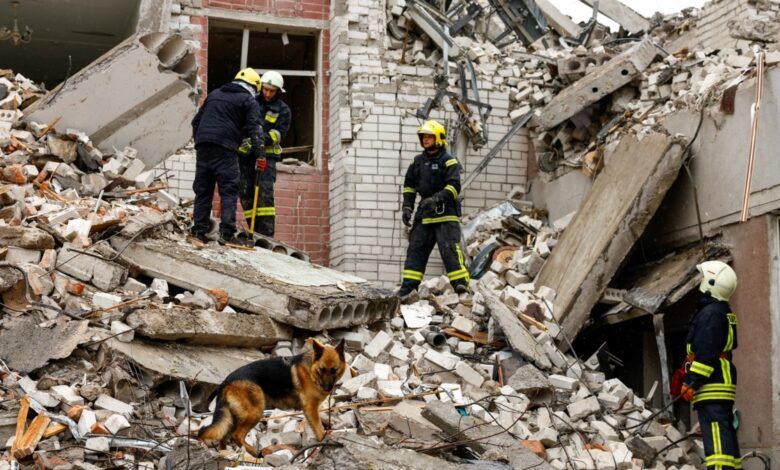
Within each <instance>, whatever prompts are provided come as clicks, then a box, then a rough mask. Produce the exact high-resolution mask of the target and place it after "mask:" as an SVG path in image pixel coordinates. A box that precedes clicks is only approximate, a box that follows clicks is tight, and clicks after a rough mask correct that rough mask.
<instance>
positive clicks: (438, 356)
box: [424, 349, 458, 370]
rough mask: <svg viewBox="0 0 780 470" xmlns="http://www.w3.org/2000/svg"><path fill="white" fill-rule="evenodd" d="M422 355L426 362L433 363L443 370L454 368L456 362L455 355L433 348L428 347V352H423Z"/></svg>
mask: <svg viewBox="0 0 780 470" xmlns="http://www.w3.org/2000/svg"><path fill="white" fill-rule="evenodd" d="M424 357H425V359H426V360H427V361H428V362H430V363H432V364H435V365H437V366H439V367H441V368H442V369H445V370H452V369H454V368H455V365H456V364H457V363H458V358H457V357H453V356H449V355H446V354H443V353H440V352H438V351H436V350H434V349H429V350H428V352H426V353H425V356H424Z"/></svg>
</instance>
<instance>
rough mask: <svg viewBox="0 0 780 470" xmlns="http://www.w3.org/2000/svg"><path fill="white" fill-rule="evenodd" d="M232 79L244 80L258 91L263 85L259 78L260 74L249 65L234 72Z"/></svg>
mask: <svg viewBox="0 0 780 470" xmlns="http://www.w3.org/2000/svg"><path fill="white" fill-rule="evenodd" d="M234 80H241V81H242V82H246V83H248V84H250V85H252V86H253V87H255V88H257V91H258V92H259V91H260V89H261V88H262V87H263V82H262V80H260V74H259V73H257V72H256V71H255V69H253V68H251V67H247V68H245V69H243V70H241V71H239V72H238V73H237V74H236V78H234Z"/></svg>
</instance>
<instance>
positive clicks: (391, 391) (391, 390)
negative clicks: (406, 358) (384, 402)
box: [376, 380, 404, 398]
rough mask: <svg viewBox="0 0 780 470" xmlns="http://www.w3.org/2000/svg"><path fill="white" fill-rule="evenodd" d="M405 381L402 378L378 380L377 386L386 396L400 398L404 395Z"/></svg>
mask: <svg viewBox="0 0 780 470" xmlns="http://www.w3.org/2000/svg"><path fill="white" fill-rule="evenodd" d="M403 383H404V382H403V381H402V380H377V381H376V388H377V389H378V390H379V393H381V394H382V396H384V397H387V398H391V397H395V398H400V397H403V396H404V391H403V388H402V385H403Z"/></svg>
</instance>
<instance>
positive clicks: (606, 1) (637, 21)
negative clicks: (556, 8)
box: [580, 0, 650, 34]
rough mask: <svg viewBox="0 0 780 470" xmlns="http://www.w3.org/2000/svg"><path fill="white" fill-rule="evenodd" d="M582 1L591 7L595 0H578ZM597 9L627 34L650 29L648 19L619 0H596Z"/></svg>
mask: <svg viewBox="0 0 780 470" xmlns="http://www.w3.org/2000/svg"><path fill="white" fill-rule="evenodd" d="M580 1H581V2H582V3H584V4H586V5H588V6H589V7H593V5H594V4H595V3H596V2H595V0H580ZM598 2H599V6H598V8H599V11H600V12H601V13H603V14H604V16H606V17H607V18H609V19H611V20H612V21H614V22H615V23H617V24H619V25H620V26H622V27H623V29H625V30H626V31H628V32H629V34H634V33H638V32H640V31H647V30H649V29H650V21H648V20H647V18H645V17H644V16H642V15H640V14H639V13H637V12H635V11H634V10H632V9H631V8H629V7H628V6H627V5H626V4H624V3H623V2H621V1H620V0H598Z"/></svg>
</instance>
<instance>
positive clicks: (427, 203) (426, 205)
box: [420, 196, 437, 211]
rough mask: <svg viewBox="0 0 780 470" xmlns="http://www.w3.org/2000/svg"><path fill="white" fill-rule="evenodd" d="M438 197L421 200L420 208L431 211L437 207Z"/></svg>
mask: <svg viewBox="0 0 780 470" xmlns="http://www.w3.org/2000/svg"><path fill="white" fill-rule="evenodd" d="M436 202H437V201H436V197H435V196H431V197H426V198H425V199H423V200H422V201H420V210H421V211H429V210H433V209H434V208H435V207H436Z"/></svg>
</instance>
